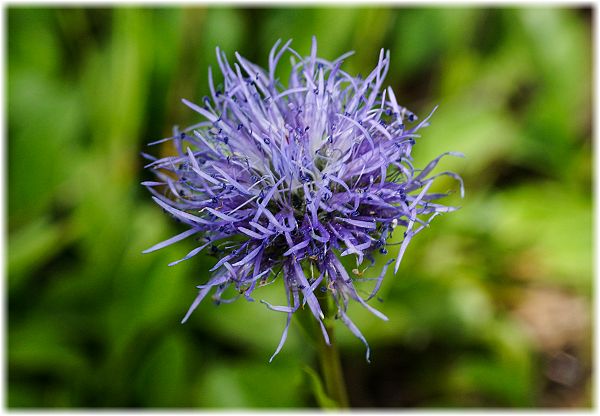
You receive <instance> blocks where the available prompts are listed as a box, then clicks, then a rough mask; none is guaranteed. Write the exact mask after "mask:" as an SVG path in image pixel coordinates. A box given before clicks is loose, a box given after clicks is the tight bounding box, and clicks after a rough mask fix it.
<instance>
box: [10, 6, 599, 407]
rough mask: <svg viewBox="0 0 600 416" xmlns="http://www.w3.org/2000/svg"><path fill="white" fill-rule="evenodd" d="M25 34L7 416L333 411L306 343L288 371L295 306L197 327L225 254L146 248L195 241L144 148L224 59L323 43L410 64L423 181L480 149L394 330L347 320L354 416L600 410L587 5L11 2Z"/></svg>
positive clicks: (19, 56) (296, 348) (399, 70)
mask: <svg viewBox="0 0 600 416" xmlns="http://www.w3.org/2000/svg"><path fill="white" fill-rule="evenodd" d="M7 23H8V25H7V28H8V48H7V54H8V55H7V56H8V60H7V72H8V74H7V75H8V81H7V90H8V103H7V104H8V105H7V107H6V108H7V109H8V117H7V122H8V134H7V139H8V146H7V153H8V200H7V202H8V255H7V263H8V283H7V285H6V288H7V295H8V309H9V315H8V343H7V362H8V363H7V369H8V383H7V385H8V386H7V387H8V390H7V393H8V394H7V399H8V406H10V407H129V406H140V407H229V408H231V407H234V408H242V407H262V408H267V407H283V408H295V407H305V406H314V405H316V402H315V399H314V398H313V397H312V395H311V393H310V392H311V387H310V386H311V385H313V384H314V380H312V379H311V378H310V377H309V375H308V373H307V372H306V371H304V366H305V363H306V362H310V361H311V360H312V359H313V354H314V351H313V350H312V349H311V347H310V346H307V338H306V337H305V336H304V334H303V333H302V332H301V331H300V330H299V328H298V327H295V328H293V329H292V331H291V333H290V336H289V338H288V343H287V344H286V346H285V348H284V350H283V351H282V353H281V354H280V355H279V356H278V357H277V358H276V359H275V361H274V362H273V363H272V364H268V362H267V360H268V357H269V356H270V354H271V353H272V352H273V350H274V348H275V347H276V345H277V342H278V340H279V336H280V332H281V330H282V329H283V326H284V323H285V316H284V315H283V314H281V315H280V314H277V313H275V312H271V311H267V310H266V308H265V307H264V305H261V304H259V303H258V302H255V303H247V302H244V301H238V302H236V303H233V304H225V305H221V306H219V307H218V308H217V307H215V306H214V305H213V304H211V303H210V302H206V303H204V304H203V305H201V306H200V307H199V309H198V310H197V312H196V313H195V314H194V315H193V317H192V319H191V320H190V322H189V323H187V324H186V325H180V324H179V320H180V319H181V317H182V316H183V314H184V312H185V311H186V309H187V307H188V305H189V303H190V302H191V301H192V299H193V298H194V297H195V294H196V290H195V288H194V286H195V285H197V284H200V283H202V282H204V281H205V279H206V278H207V277H208V275H207V269H208V268H209V266H210V265H211V264H212V263H213V262H214V259H212V258H210V257H202V258H200V257H197V258H194V259H193V260H192V261H189V262H184V263H182V264H180V265H178V266H176V267H172V268H169V267H167V263H169V262H170V261H172V260H176V259H178V258H180V257H182V256H183V255H184V254H185V253H187V251H189V249H191V248H192V245H191V244H192V243H190V242H182V243H178V244H177V245H175V246H173V247H169V248H168V249H165V250H162V251H160V252H156V253H152V254H149V255H142V254H141V251H142V250H144V249H145V248H148V247H149V246H151V245H153V244H154V243H156V242H158V241H160V240H162V239H165V238H167V237H168V236H171V235H173V234H174V233H175V232H176V231H177V230H179V228H178V224H176V223H174V222H173V221H171V220H170V219H169V218H168V217H167V216H166V215H164V214H163V213H162V212H161V210H160V209H159V208H158V207H157V206H155V205H153V204H152V203H151V200H150V198H149V196H148V195H147V194H146V192H145V190H144V189H143V188H142V187H141V186H140V185H139V182H141V181H142V180H144V179H146V178H148V174H147V173H146V172H144V171H143V168H142V166H143V160H142V159H141V157H140V155H139V153H140V152H141V151H148V149H147V148H146V146H145V143H147V142H149V141H151V140H154V139H158V138H161V137H164V136H167V135H169V134H170V126H171V125H172V124H180V125H186V124H188V123H191V122H193V121H195V120H197V119H196V117H195V114H194V113H193V112H191V111H190V110H188V109H187V108H186V107H184V106H183V105H182V104H181V103H180V101H179V99H180V98H181V97H186V98H189V99H192V100H199V99H201V97H202V96H203V95H205V94H206V92H207V91H208V86H207V81H206V70H207V66H208V65H213V67H214V66H215V62H216V59H215V56H214V48H215V46H217V45H219V46H220V47H221V48H222V49H223V50H225V51H226V52H227V53H228V54H230V55H232V54H233V52H234V51H235V50H238V51H240V53H242V54H243V55H244V56H246V57H247V58H249V59H251V60H254V61H256V62H258V63H260V64H263V65H264V64H266V62H267V54H268V50H269V48H270V47H271V46H272V45H273V43H274V42H275V40H276V39H277V38H284V39H287V38H293V39H294V43H293V46H294V47H295V48H296V49H297V50H298V51H300V52H301V53H303V54H306V53H308V51H309V45H310V37H311V35H313V34H315V35H316V36H317V38H318V41H319V48H320V54H321V55H322V56H324V57H326V58H329V59H331V58H335V57H337V56H338V55H340V54H341V53H343V52H345V51H347V50H350V49H353V50H355V51H356V55H355V56H353V57H352V58H350V59H349V60H348V61H347V64H346V70H348V71H349V72H351V73H358V72H362V73H363V74H365V73H367V71H369V70H370V68H371V67H373V65H374V64H375V62H376V59H377V55H378V53H379V48H381V47H384V48H389V49H390V50H391V56H392V64H391V69H390V73H389V76H388V82H389V84H390V85H392V86H393V88H394V90H395V91H396V94H397V96H398V98H399V101H400V102H401V103H402V104H404V105H407V106H408V107H409V108H411V109H412V110H413V111H415V112H416V113H417V114H419V115H421V116H424V115H426V113H428V112H429V111H430V109H431V108H432V107H433V106H434V105H436V104H439V105H440V107H439V109H438V111H437V112H436V113H435V115H434V117H433V118H432V125H431V127H429V128H427V129H425V130H423V138H422V139H421V140H420V141H419V144H418V145H417V146H416V147H415V151H414V155H415V158H416V163H417V165H422V164H423V163H424V161H426V160H428V159H431V158H432V157H434V156H435V155H437V154H439V153H441V152H442V151H447V150H455V151H462V152H464V153H465V154H466V155H467V158H466V159H464V160H461V159H457V160H451V159H448V160H445V161H443V163H442V165H443V166H442V168H444V169H448V170H454V171H458V172H460V173H461V174H462V175H463V177H464V179H465V183H466V189H467V194H466V198H465V199H464V200H463V201H458V202H459V203H460V204H461V205H462V206H463V208H462V209H461V210H460V211H458V212H457V213H454V214H452V215H447V216H442V217H440V218H437V219H436V220H435V221H434V223H433V226H432V227H431V229H430V230H426V231H424V232H423V233H421V234H420V235H419V236H418V237H417V238H415V240H414V241H413V243H412V246H411V247H410V248H409V250H408V252H407V254H406V256H405V260H404V263H403V265H402V267H401V269H400V271H399V273H398V275H396V276H393V275H391V274H390V275H389V276H387V279H386V281H385V283H384V286H383V287H382V290H381V292H380V298H382V300H383V303H381V304H379V305H378V307H380V309H381V310H382V311H383V312H384V313H386V314H387V315H388V316H389V317H390V321H389V322H382V321H380V320H378V319H377V318H375V317H373V316H372V315H370V314H368V313H365V312H364V311H362V310H360V309H358V308H352V309H351V311H350V314H351V316H353V317H354V318H355V320H356V322H357V324H358V325H359V326H360V327H361V328H364V332H365V336H366V337H367V339H368V340H369V341H370V343H371V347H372V350H373V363H372V364H370V365H369V364H367V363H365V361H364V350H363V345H362V344H361V343H360V342H359V341H358V340H356V339H355V338H353V336H352V335H351V334H350V333H349V331H347V330H346V329H345V328H344V327H343V325H341V324H340V325H339V326H338V329H337V334H336V336H337V338H338V340H339V341H340V343H341V353H342V359H343V364H344V371H345V373H346V377H347V381H348V388H349V395H350V399H351V402H352V404H353V405H354V406H367V407H379V406H394V407H401V406H416V407H469V406H477V407H483V406H493V407H536V406H573V407H582V406H583V407H587V406H590V405H591V398H590V396H591V388H590V377H591V367H592V363H591V352H590V343H591V334H590V332H591V329H590V328H591V324H590V320H591V319H590V302H591V295H590V293H591V287H592V231H591V224H592V210H591V176H592V174H591V172H592V168H591V165H592V161H591V150H590V149H591V100H592V98H591V11H590V10H577V9H565V8H540V7H535V8H521V9H516V8H515V9H500V8H495V9H481V8H448V9H437V8H398V9H387V8H375V9H363V8H347V9H333V8H326V9H325V8H314V9H296V8H292V7H288V8H281V9H235V8H188V9H169V8H163V9H130V8H116V9H99V8H95V9H86V10H84V9H78V8H69V9H41V8H26V7H10V8H9V9H8V12H7ZM154 151H158V152H166V151H168V149H167V148H164V149H161V148H156V149H154ZM450 186H452V184H451V183H450V182H443V181H441V182H440V184H439V185H438V187H439V188H440V189H445V187H450ZM390 254H391V255H392V254H394V250H390ZM380 260H383V259H380ZM382 262H383V261H382ZM382 262H380V263H382ZM368 273H373V274H374V273H375V271H372V270H370V271H367V274H368ZM281 291H282V288H281V287H274V286H271V287H269V288H268V289H266V293H265V294H264V295H265V296H269V295H270V296H272V297H273V298H275V299H277V298H280V297H281V296H282V295H283V294H282V293H281Z"/></svg>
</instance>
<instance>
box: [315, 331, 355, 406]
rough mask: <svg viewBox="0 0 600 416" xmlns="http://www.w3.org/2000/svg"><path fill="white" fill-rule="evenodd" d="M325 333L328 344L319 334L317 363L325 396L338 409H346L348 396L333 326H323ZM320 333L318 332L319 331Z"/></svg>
mask: <svg viewBox="0 0 600 416" xmlns="http://www.w3.org/2000/svg"><path fill="white" fill-rule="evenodd" d="M325 328H326V329H327V333H328V334H329V342H330V344H331V345H327V344H326V343H325V340H324V339H323V336H322V334H319V335H320V336H319V361H320V362H321V372H322V373H323V378H324V381H325V389H326V391H327V395H328V396H329V397H331V398H332V399H333V400H335V401H336V402H337V404H338V405H339V407H340V408H343V409H347V408H348V407H350V406H349V404H348V395H347V394H346V383H345V381H344V373H343V372H342V365H341V362H340V355H339V352H338V348H337V344H336V342H335V338H334V334H333V325H331V324H327V323H326V324H325ZM319 332H320V330H319Z"/></svg>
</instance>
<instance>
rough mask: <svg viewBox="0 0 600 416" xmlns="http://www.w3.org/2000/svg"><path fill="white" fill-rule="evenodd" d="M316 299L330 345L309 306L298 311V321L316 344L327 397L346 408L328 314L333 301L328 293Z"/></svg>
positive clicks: (338, 357) (343, 383)
mask: <svg viewBox="0 0 600 416" xmlns="http://www.w3.org/2000/svg"><path fill="white" fill-rule="evenodd" d="M318 299H319V304H320V305H321V310H322V311H323V315H324V316H325V320H324V324H325V329H326V330H327V334H328V335H329V342H330V345H327V344H326V343H325V340H324V339H323V333H322V332H321V327H320V325H319V323H318V322H317V321H316V320H315V318H314V316H313V315H312V313H311V311H310V310H309V308H305V309H304V310H301V311H299V312H300V313H299V314H298V315H300V316H299V317H298V318H300V319H299V322H300V324H301V325H302V327H303V328H304V329H305V330H306V332H307V333H308V335H309V337H310V338H311V339H312V341H313V342H314V343H315V345H316V346H317V354H318V356H319V367H320V369H321V371H320V373H321V379H322V381H323V384H324V389H325V393H326V395H327V397H328V398H329V399H331V400H332V401H334V402H335V404H336V407H338V408H340V409H347V408H349V407H350V406H349V403H348V395H347V394H346V383H345V381H344V373H343V372H342V365H341V362H340V355H339V352H338V348H337V343H336V342H335V337H334V331H333V322H332V321H333V316H329V315H330V312H332V311H333V312H334V309H333V308H330V305H329V304H330V303H333V301H332V299H330V296H329V295H328V294H324V296H318ZM334 313H335V312H334Z"/></svg>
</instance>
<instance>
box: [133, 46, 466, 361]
mask: <svg viewBox="0 0 600 416" xmlns="http://www.w3.org/2000/svg"><path fill="white" fill-rule="evenodd" d="M290 43H291V41H289V42H287V43H285V44H284V45H283V46H281V42H280V41H278V42H277V43H276V44H275V46H274V47H273V49H272V50H271V52H270V54H269V67H268V69H267V70H265V69H263V68H261V67H259V66H257V65H255V64H253V63H251V62H249V61H247V60H246V59H244V58H243V57H242V56H240V55H239V54H238V53H236V54H235V57H236V59H237V62H236V63H234V65H233V67H231V65H230V64H229V62H228V61H227V58H226V56H225V54H224V53H222V52H221V51H219V49H217V60H218V63H219V67H220V69H221V72H222V74H223V83H222V89H221V88H217V87H216V86H215V82H214V81H213V78H212V73H211V72H210V69H209V85H210V97H204V99H203V101H202V103H201V104H194V103H192V102H190V101H187V100H183V102H184V103H185V104H186V105H187V106H188V107H190V108H191V109H192V110H194V111H196V112H197V113H198V114H200V115H201V116H202V118H203V121H200V122H199V123H197V124H195V125H193V126H190V127H188V128H186V129H184V130H182V131H179V130H177V129H174V134H173V136H172V137H169V138H166V139H163V140H160V141H158V142H155V143H159V142H163V141H168V140H171V141H173V144H174V148H175V149H176V151H177V154H176V155H174V156H169V157H165V158H162V159H153V158H152V157H150V156H147V157H149V158H150V159H151V163H149V164H148V165H147V167H148V168H150V169H152V170H153V171H154V172H155V174H156V175H157V177H158V180H157V181H152V182H144V185H145V186H147V187H148V189H149V190H150V192H151V193H152V194H153V199H154V201H155V202H156V203H157V204H158V205H160V206H161V207H162V208H164V210H165V211H166V212H168V213H169V214H171V215H172V216H174V217H175V218H176V219H178V220H179V221H181V222H183V223H184V224H186V226H187V227H188V228H189V229H187V230H186V231H184V232H182V233H181V234H179V235H176V236H175V237H172V238H170V239H169V240H167V241H164V242H162V243H159V244H157V245H155V246H154V247H152V248H150V249H148V250H146V252H151V251H154V250H157V249H160V248H162V247H165V246H167V245H169V244H172V243H175V242H177V241H180V240H183V239H185V238H187V237H191V236H196V241H200V244H199V246H198V247H197V248H195V249H194V250H192V251H191V252H190V253H188V254H187V255H186V256H185V257H183V258H182V259H181V260H178V261H176V262H174V263H171V265H174V264H176V263H179V262H181V261H183V260H186V259H189V258H191V257H193V256H195V255H196V254H198V253H200V252H201V251H202V250H208V251H210V252H212V253H213V254H217V255H218V256H219V260H218V261H217V263H216V264H215V265H214V266H213V267H212V268H211V272H213V274H212V276H211V278H210V279H209V280H208V281H207V282H206V283H204V284H202V285H200V286H198V288H199V293H198V296H197V297H196V299H195V301H194V302H193V304H192V305H191V307H190V309H189V311H188V313H187V314H186V315H185V317H184V318H183V321H184V322H185V321H186V320H187V319H188V318H189V316H190V314H191V313H192V311H193V310H194V309H195V308H196V307H197V306H198V304H199V303H200V302H201V301H202V300H203V299H204V298H205V297H206V296H207V295H208V294H209V293H210V292H211V291H214V294H213V295H212V297H213V299H215V300H217V301H226V300H225V299H222V298H221V296H222V295H223V293H224V291H225V290H226V289H227V288H228V287H230V286H234V287H235V290H236V291H238V292H239V296H244V297H245V298H247V299H248V300H252V296H253V294H254V292H255V290H256V289H258V288H260V287H261V286H263V285H265V284H270V283H274V282H279V284H281V285H282V286H283V287H282V290H284V291H285V293H286V295H287V299H288V302H287V303H288V304H287V305H285V306H274V305H271V304H268V303H267V302H264V303H265V304H266V305H267V307H269V308H270V309H273V310H275V311H280V312H284V313H287V324H286V326H285V330H284V332H283V336H282V338H281V342H280V344H279V346H278V347H277V349H276V351H275V354H277V353H278V352H279V350H280V349H281V347H282V346H283V344H284V342H285V339H286V335H287V329H288V326H289V323H290V319H291V317H292V315H293V314H294V312H296V311H297V310H298V309H299V308H303V307H308V308H310V311H311V312H312V315H313V316H314V319H316V320H317V321H318V322H319V324H320V326H321V328H322V332H323V337H324V338H325V341H326V342H329V340H328V334H327V331H326V329H325V326H324V325H323V319H324V316H323V312H322V309H321V305H320V303H319V300H318V298H317V295H327V296H331V297H332V298H333V299H334V301H335V304H336V305H337V316H338V317H339V318H340V319H341V320H342V321H343V322H344V323H345V324H346V325H347V326H348V328H349V329H350V330H351V331H352V332H353V333H354V334H355V335H356V336H357V337H358V338H360V339H361V340H362V341H363V342H364V343H365V344H366V340H365V339H364V337H363V335H362V334H361V332H360V331H359V330H358V328H357V327H356V326H355V325H354V324H353V322H352V321H351V320H350V318H349V317H348V315H347V314H346V309H347V305H348V302H349V301H350V300H353V301H356V302H358V303H360V304H361V305H362V306H364V307H365V308H367V309H368V310H369V311H371V312H373V313H374V314H375V315H377V316H378V317H380V318H382V319H384V320H385V319H387V318H386V317H385V316H384V315H383V314H382V313H380V312H379V311H377V310H375V309H374V308H372V307H371V306H370V305H369V304H368V303H367V301H368V300H369V299H371V298H373V297H374V296H375V294H376V293H377V290H378V289H379V286H380V284H381V281H382V279H383V276H384V275H385V273H386V269H387V266H388V265H389V264H390V263H391V262H393V261H394V260H393V259H392V260H390V261H388V262H387V263H386V264H385V265H384V267H383V268H382V271H381V273H380V274H379V277H377V278H376V279H375V281H376V284H375V285H374V288H373V290H372V292H371V294H370V295H369V296H367V297H366V299H363V298H362V297H361V296H360V295H359V292H358V291H357V288H356V287H355V283H356V281H357V280H360V279H361V278H360V274H362V272H360V271H359V270H357V269H358V267H359V266H360V265H361V264H362V263H363V262H364V261H365V259H366V260H367V261H369V262H370V263H371V264H373V263H374V257H373V254H374V253H375V252H380V253H383V254H385V253H387V252H388V250H389V248H388V246H390V245H391V242H390V243H388V240H389V239H390V238H391V237H392V235H394V234H396V233H400V235H401V239H395V240H397V241H398V242H401V243H400V244H399V245H398V246H399V247H398V250H397V255H396V256H395V266H394V270H395V271H397V270H398V267H399V266H400V261H401V259H402V256H403V254H404V252H405V250H406V248H407V245H408V244H409V242H410V241H411V238H412V237H413V236H414V235H415V234H417V233H418V232H419V231H421V230H422V229H423V228H424V227H426V226H427V225H428V224H429V222H430V221H431V220H432V219H433V218H434V217H435V216H437V215H438V214H441V213H444V212H449V211H452V210H454V208H452V207H448V206H445V205H442V204H439V203H436V202H435V201H436V200H437V199H439V198H442V197H444V196H446V194H439V193H429V192H428V191H429V189H430V187H431V185H432V183H433V181H434V179H435V178H436V177H438V176H440V175H449V176H451V177H453V178H456V179H457V180H458V181H459V182H460V184H461V186H460V188H461V194H462V181H461V179H460V177H458V176H457V175H456V174H454V173H451V172H442V173H439V174H437V175H434V176H430V173H431V171H432V170H433V169H434V167H435V166H436V164H437V163H438V161H439V159H440V158H441V157H442V156H444V155H445V154H448V153H445V154H444V155H442V156H440V157H438V158H436V159H435V160H433V161H432V162H431V163H429V164H428V165H427V166H426V167H425V168H424V169H422V170H416V169H415V168H414V167H413V165H412V164H411V151H412V148H413V146H414V145H415V143H416V140H417V139H418V137H419V135H418V134H417V132H418V130H419V129H421V128H422V127H424V126H426V125H427V119H428V118H426V119H425V120H423V121H421V122H420V123H418V124H417V117H416V116H415V115H414V114H413V113H412V112H410V111H409V110H407V109H406V108H404V107H401V106H400V105H399V104H398V103H397V101H396V97H395V95H394V92H393V91H392V89H391V88H389V87H387V88H384V84H383V82H384V77H385V75H386V73H387V71H388V68H389V62H390V60H389V51H388V52H384V51H383V50H382V51H381V53H380V54H379V61H378V63H377V66H376V67H375V69H374V70H373V72H371V73H370V74H369V75H368V76H367V77H365V78H364V79H363V78H361V77H353V76H351V75H349V74H348V73H346V72H345V71H343V70H342V68H341V66H342V63H343V61H344V59H346V58H347V57H349V56H350V55H351V54H352V53H346V54H344V55H342V56H341V57H339V58H338V59H336V60H335V61H333V62H330V61H327V60H324V59H321V58H319V57H317V44H316V41H315V40H314V39H313V44H312V49H311V53H310V56H308V57H302V56H301V55H299V54H298V53H297V52H296V51H294V50H293V49H291V48H290ZM286 53H288V54H290V55H291V59H290V60H291V75H290V77H289V80H288V83H287V86H286V85H285V84H284V83H283V82H282V81H281V80H280V79H279V78H278V77H277V73H276V69H277V66H278V63H279V62H280V60H281V59H282V57H283V56H284V54H286ZM346 256H348V257H350V258H354V259H355V260H352V261H355V262H356V263H355V264H356V269H353V272H350V273H349V272H348V271H347V270H346V268H345V267H344V266H343V265H342V262H341V258H342V257H346ZM305 270H312V273H310V272H309V273H305ZM239 296H238V297H239ZM227 300H229V299H227ZM275 354H274V355H275ZM368 354H369V350H368V345H367V359H368Z"/></svg>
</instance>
